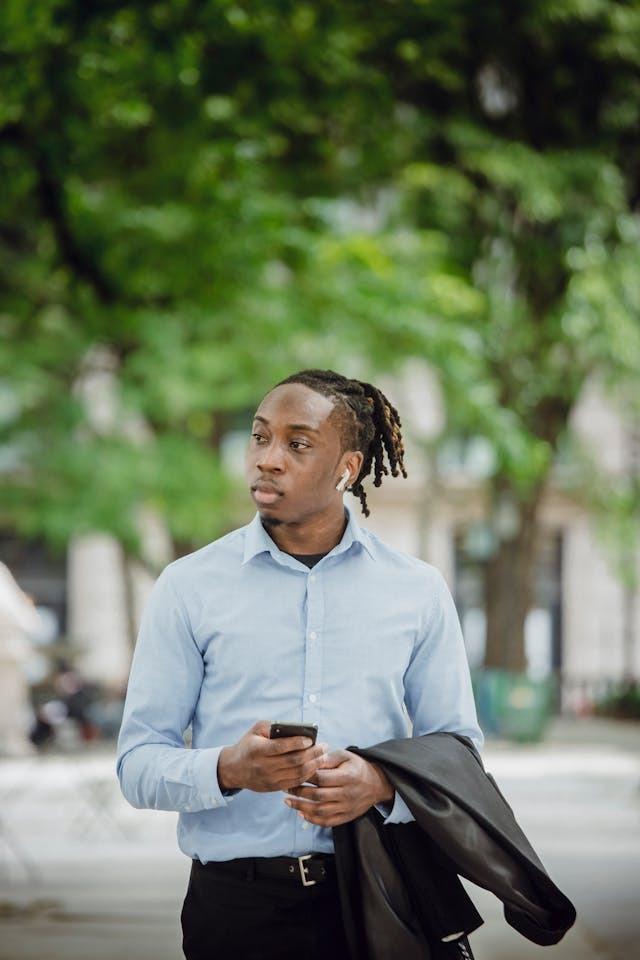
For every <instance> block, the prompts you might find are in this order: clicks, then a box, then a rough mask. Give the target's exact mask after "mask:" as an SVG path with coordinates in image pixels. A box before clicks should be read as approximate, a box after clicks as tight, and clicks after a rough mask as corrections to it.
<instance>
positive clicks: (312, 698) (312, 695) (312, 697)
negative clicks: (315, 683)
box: [309, 693, 316, 703]
mask: <svg viewBox="0 0 640 960" xmlns="http://www.w3.org/2000/svg"><path fill="white" fill-rule="evenodd" d="M309 700H311V703H315V702H316V695H315V693H310V694H309Z"/></svg>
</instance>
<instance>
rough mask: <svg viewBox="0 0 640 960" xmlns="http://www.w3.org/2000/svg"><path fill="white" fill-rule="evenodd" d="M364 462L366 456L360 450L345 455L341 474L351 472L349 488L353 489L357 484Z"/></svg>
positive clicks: (350, 451)
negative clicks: (346, 471)
mask: <svg viewBox="0 0 640 960" xmlns="http://www.w3.org/2000/svg"><path fill="white" fill-rule="evenodd" d="M363 461H364V455H363V454H362V452H361V451H360V450H349V451H347V453H345V454H344V456H343V458H342V466H341V467H340V473H341V474H342V473H344V471H345V470H348V471H349V482H348V483H347V486H349V487H351V486H352V485H353V484H354V483H355V481H356V477H357V476H358V474H359V473H360V470H361V469H362V464H363Z"/></svg>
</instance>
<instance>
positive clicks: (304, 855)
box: [298, 853, 318, 887]
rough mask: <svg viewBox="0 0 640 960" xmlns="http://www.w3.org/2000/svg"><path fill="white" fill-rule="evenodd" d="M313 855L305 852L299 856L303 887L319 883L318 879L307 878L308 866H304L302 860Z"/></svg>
mask: <svg viewBox="0 0 640 960" xmlns="http://www.w3.org/2000/svg"><path fill="white" fill-rule="evenodd" d="M310 856H311V854H310V853H303V854H302V856H300V857H298V866H299V867H300V876H301V877H302V885H303V887H312V886H313V884H314V883H317V882H318V881H317V880H307V877H306V873H307V868H306V867H305V866H303V864H302V861H303V860H308V859H309V857H310Z"/></svg>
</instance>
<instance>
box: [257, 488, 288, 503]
mask: <svg viewBox="0 0 640 960" xmlns="http://www.w3.org/2000/svg"><path fill="white" fill-rule="evenodd" d="M251 496H252V497H253V499H254V500H255V501H256V503H259V504H261V505H263V506H268V505H269V504H272V503H275V502H276V500H279V499H280V497H281V496H282V494H281V493H280V491H279V490H275V489H274V488H273V487H269V486H264V487H251Z"/></svg>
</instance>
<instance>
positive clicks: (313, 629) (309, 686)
mask: <svg viewBox="0 0 640 960" xmlns="http://www.w3.org/2000/svg"><path fill="white" fill-rule="evenodd" d="M320 584H321V577H320V575H319V574H315V573H314V574H309V576H308V577H307V622H306V624H305V627H306V631H307V632H306V637H305V657H304V688H303V691H302V722H303V723H317V724H318V725H319V718H318V706H319V704H320V703H321V692H322V691H321V690H320V678H321V677H322V644H321V642H320V639H321V636H322V627H323V618H324V603H323V598H322V591H321V588H320ZM318 736H321V731H320V729H318ZM298 826H299V827H300V829H301V830H308V829H309V827H310V826H312V824H309V822H308V821H307V820H301V818H300V817H296V829H297V828H298ZM310 842H311V841H310V840H308V839H306V840H303V839H302V837H300V839H299V845H297V847H296V848H297V849H299V850H300V851H301V852H302V853H305V852H307V848H308V847H309V844H310Z"/></svg>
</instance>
